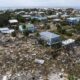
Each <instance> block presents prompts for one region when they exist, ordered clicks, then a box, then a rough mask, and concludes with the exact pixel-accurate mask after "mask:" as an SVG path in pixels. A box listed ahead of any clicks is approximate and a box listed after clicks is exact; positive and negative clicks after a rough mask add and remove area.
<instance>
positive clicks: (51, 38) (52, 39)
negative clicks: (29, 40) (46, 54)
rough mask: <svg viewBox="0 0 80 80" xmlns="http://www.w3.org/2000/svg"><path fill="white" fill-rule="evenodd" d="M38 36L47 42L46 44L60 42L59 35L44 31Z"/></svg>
mask: <svg viewBox="0 0 80 80" xmlns="http://www.w3.org/2000/svg"><path fill="white" fill-rule="evenodd" d="M40 38H41V39H42V40H44V41H46V42H47V44H48V45H52V44H55V43H56V42H60V41H61V39H60V35H57V34H54V33H51V32H48V31H45V32H41V33H40Z"/></svg>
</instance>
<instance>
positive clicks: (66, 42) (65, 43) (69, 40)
mask: <svg viewBox="0 0 80 80" xmlns="http://www.w3.org/2000/svg"><path fill="white" fill-rule="evenodd" d="M74 42H75V40H74V39H68V40H65V41H62V44H63V45H69V44H71V43H74Z"/></svg>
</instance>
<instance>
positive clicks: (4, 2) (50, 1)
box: [0, 0, 80, 8]
mask: <svg viewBox="0 0 80 80" xmlns="http://www.w3.org/2000/svg"><path fill="white" fill-rule="evenodd" d="M18 6H19V7H20V6H21V7H22V6H23V7H24V6H26V7H31V6H34V7H35V6H43V7H44V6H47V7H78V8H79V7H80V0H0V7H18Z"/></svg>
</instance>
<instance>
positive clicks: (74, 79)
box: [68, 75, 78, 80]
mask: <svg viewBox="0 0 80 80" xmlns="http://www.w3.org/2000/svg"><path fill="white" fill-rule="evenodd" d="M68 80H78V79H77V78H76V77H75V76H74V75H69V76H68Z"/></svg>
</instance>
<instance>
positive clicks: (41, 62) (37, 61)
mask: <svg viewBox="0 0 80 80" xmlns="http://www.w3.org/2000/svg"><path fill="white" fill-rule="evenodd" d="M35 63H39V64H44V60H42V59H35Z"/></svg>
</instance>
